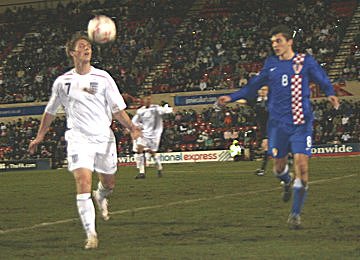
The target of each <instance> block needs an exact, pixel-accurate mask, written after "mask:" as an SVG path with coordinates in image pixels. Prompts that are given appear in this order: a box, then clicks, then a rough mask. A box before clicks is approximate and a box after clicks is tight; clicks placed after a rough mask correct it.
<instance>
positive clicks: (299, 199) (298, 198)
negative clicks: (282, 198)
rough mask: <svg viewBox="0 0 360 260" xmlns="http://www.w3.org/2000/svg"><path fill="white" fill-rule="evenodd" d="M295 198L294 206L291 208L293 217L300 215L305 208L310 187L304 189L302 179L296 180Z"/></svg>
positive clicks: (294, 187)
mask: <svg viewBox="0 0 360 260" xmlns="http://www.w3.org/2000/svg"><path fill="white" fill-rule="evenodd" d="M293 189H294V195H293V196H294V198H293V205H292V208H291V214H292V215H300V213H301V209H302V207H303V206H304V202H305V199H306V195H307V190H308V186H306V187H304V185H303V183H302V181H301V179H298V178H297V179H295V181H294V186H293Z"/></svg>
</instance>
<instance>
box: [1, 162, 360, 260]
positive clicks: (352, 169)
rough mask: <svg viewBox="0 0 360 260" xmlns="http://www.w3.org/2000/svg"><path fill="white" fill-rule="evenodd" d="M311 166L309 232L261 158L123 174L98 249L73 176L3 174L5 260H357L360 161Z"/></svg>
mask: <svg viewBox="0 0 360 260" xmlns="http://www.w3.org/2000/svg"><path fill="white" fill-rule="evenodd" d="M310 163H311V165H310V169H311V171H310V179H311V182H312V183H311V184H310V190H309V196H308V200H307V202H306V204H305V208H304V211H303V215H302V219H303V226H304V229H301V230H289V229H288V228H287V225H286V219H287V215H288V213H289V209H290V206H291V203H283V202H282V201H281V199H280V196H281V189H280V186H279V183H278V181H277V180H276V179H275V178H274V177H273V175H272V173H271V172H270V170H269V171H268V172H267V174H266V175H265V176H263V177H258V176H255V175H254V174H252V172H253V170H254V169H256V168H257V166H258V165H259V162H224V163H187V164H178V165H175V164H172V165H165V172H164V177H163V178H157V177H156V173H155V169H153V168H150V169H149V170H148V176H147V179H145V180H135V179H134V178H133V177H134V176H135V173H136V171H135V168H134V167H123V168H120V171H119V173H118V175H117V188H116V190H115V192H114V194H113V196H112V197H111V201H110V206H111V209H110V210H111V212H112V216H111V217H112V218H111V219H110V220H109V221H108V222H104V221H102V220H101V219H100V218H98V219H97V229H98V234H99V238H100V244H99V248H98V249H97V250H92V251H85V250H83V249H82V247H83V242H84V239H85V235H84V233H83V230H82V227H81V224H80V221H79V220H78V215H77V209H76V205H75V193H74V191H75V184H74V181H73V177H72V175H71V174H70V173H68V172H67V171H66V170H54V171H43V172H9V173H2V174H0V183H1V189H0V198H1V199H0V201H1V207H0V230H1V231H0V259H15V258H18V259H25V258H35V259H97V258H101V259H359V258H360V244H359V240H360V235H359V234H360V233H359V230H360V222H359V217H360V209H359V197H360V196H359V195H360V186H359V168H358V167H359V165H360V157H347V158H325V159H324V158H314V159H312V160H311V161H310ZM269 168H270V166H269ZM350 175H352V176H350ZM349 176H350V177H349ZM94 177H95V176H94ZM94 180H95V179H94ZM58 221H64V223H57V222H58ZM41 223H49V225H43V226H36V225H38V224H41Z"/></svg>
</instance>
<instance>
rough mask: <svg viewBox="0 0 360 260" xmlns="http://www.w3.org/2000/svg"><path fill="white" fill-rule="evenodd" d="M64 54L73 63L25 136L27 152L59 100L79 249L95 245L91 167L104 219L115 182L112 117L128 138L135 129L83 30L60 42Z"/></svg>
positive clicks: (37, 140) (137, 132)
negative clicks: (82, 238) (80, 234)
mask: <svg viewBox="0 0 360 260" xmlns="http://www.w3.org/2000/svg"><path fill="white" fill-rule="evenodd" d="M66 54H67V56H68V57H69V58H70V59H72V61H73V63H74V68H73V69H71V70H70V71H68V72H66V73H65V74H63V75H61V76H59V77H58V78H57V79H56V80H55V82H54V84H53V87H52V94H51V98H50V100H49V103H48V104H47V106H46V108H45V112H44V114H43V117H42V120H41V124H40V127H39V131H38V133H37V136H36V138H35V139H34V140H33V141H31V142H30V145H29V152H30V153H31V154H33V153H34V152H35V151H36V149H37V146H38V144H39V143H41V142H42V141H43V139H44V137H45V134H46V133H47V131H48V129H49V127H50V125H51V122H52V121H53V119H54V118H55V116H56V112H57V109H58V107H59V106H61V105H62V106H63V107H64V110H65V113H66V118H67V128H68V130H67V131H66V132H65V139H66V141H67V159H68V170H69V171H71V172H72V173H73V175H74V178H75V183H76V191H77V195H76V204H77V208H78V212H79V215H80V219H81V222H82V224H83V227H84V230H85V232H86V235H87V240H86V244H85V249H92V248H97V247H98V236H97V232H96V228H95V208H94V204H93V201H92V198H91V197H92V196H91V181H92V173H93V172H94V171H95V172H97V173H98V178H99V182H98V185H97V190H96V191H93V199H94V200H95V201H96V203H97V205H98V208H99V210H100V212H101V215H102V217H103V219H104V220H108V219H109V215H108V205H107V203H108V201H107V198H108V196H109V195H110V194H111V193H112V191H113V189H114V186H115V173H116V171H117V152H116V151H117V150H116V142H115V137H114V134H113V132H112V130H111V128H110V125H111V122H112V119H113V118H115V119H117V120H118V121H119V122H120V123H121V124H122V125H123V126H124V127H126V128H128V129H129V130H130V132H131V135H132V137H133V138H137V137H139V136H140V135H141V131H140V129H138V128H137V127H135V126H134V124H133V123H132V122H131V120H130V118H129V116H128V115H127V113H126V111H125V110H124V109H125V108H126V104H125V102H124V100H123V97H122V96H121V94H120V93H119V90H118V87H117V86H116V83H115V81H114V80H113V79H112V77H111V76H110V75H109V74H108V73H107V72H106V71H104V70H100V69H97V68H94V67H93V66H91V54H92V49H91V43H90V41H89V39H88V38H87V37H86V36H83V35H81V34H75V35H74V36H73V37H72V39H71V40H69V41H68V42H67V44H66Z"/></svg>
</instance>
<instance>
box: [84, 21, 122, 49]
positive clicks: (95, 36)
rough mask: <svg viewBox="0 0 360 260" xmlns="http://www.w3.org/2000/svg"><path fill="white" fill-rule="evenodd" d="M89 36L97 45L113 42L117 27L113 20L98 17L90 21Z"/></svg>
mask: <svg viewBox="0 0 360 260" xmlns="http://www.w3.org/2000/svg"><path fill="white" fill-rule="evenodd" d="M87 31H88V36H89V39H90V40H91V41H94V42H96V43H100V44H102V43H107V42H111V41H113V40H114V39H115V37H116V26H115V23H114V21H113V20H111V19H110V18H109V17H107V16H105V15H97V16H95V17H94V18H93V19H91V20H90V21H89V24H88V30H87Z"/></svg>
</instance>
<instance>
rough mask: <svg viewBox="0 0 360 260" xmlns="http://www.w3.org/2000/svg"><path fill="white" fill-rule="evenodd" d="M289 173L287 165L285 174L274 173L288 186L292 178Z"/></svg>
mask: <svg viewBox="0 0 360 260" xmlns="http://www.w3.org/2000/svg"><path fill="white" fill-rule="evenodd" d="M289 172H290V171H289V166H288V165H286V166H285V169H284V171H283V172H281V173H277V172H274V173H275V175H276V177H277V178H279V179H280V180H281V181H283V182H285V183H286V184H288V183H289V182H290V181H291V176H290V174H289Z"/></svg>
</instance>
